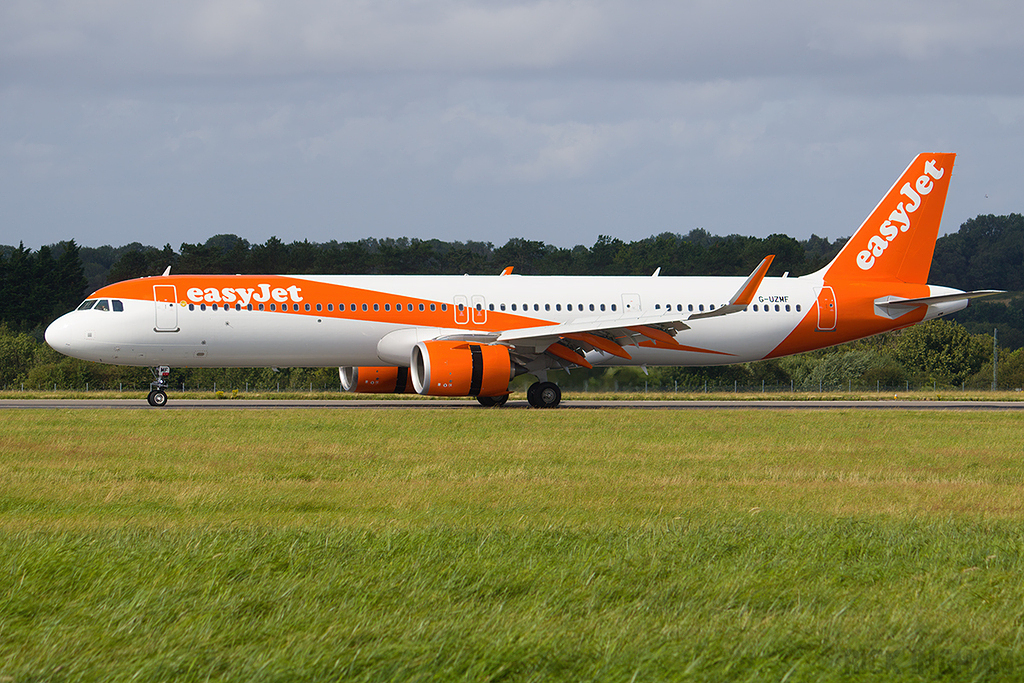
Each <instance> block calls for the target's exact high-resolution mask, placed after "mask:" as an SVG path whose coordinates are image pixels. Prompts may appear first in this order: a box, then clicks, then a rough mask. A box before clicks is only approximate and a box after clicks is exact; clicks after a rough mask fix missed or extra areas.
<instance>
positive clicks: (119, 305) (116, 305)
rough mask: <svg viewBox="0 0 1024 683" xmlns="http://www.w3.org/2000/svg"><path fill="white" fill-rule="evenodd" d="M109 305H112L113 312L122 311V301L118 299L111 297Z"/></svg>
mask: <svg viewBox="0 0 1024 683" xmlns="http://www.w3.org/2000/svg"><path fill="white" fill-rule="evenodd" d="M110 305H111V306H113V307H114V313H124V302H122V301H119V300H118V299H113V300H111V302H110Z"/></svg>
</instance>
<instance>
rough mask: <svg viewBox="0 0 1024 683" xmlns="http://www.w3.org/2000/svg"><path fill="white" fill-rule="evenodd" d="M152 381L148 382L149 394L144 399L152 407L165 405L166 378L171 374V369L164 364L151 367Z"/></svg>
mask: <svg viewBox="0 0 1024 683" xmlns="http://www.w3.org/2000/svg"><path fill="white" fill-rule="evenodd" d="M152 370H153V378H154V381H152V382H150V383H149V396H147V397H146V400H147V401H149V405H151V406H153V407H154V408H162V407H164V406H165V405H167V387H168V383H167V378H168V377H170V376H171V369H170V368H169V367H167V366H166V365H161V366H160V367H158V368H153V369H152Z"/></svg>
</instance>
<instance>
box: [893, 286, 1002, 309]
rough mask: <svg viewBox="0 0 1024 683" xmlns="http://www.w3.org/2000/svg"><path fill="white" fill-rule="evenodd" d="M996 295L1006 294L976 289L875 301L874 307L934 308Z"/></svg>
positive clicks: (992, 290)
mask: <svg viewBox="0 0 1024 683" xmlns="http://www.w3.org/2000/svg"><path fill="white" fill-rule="evenodd" d="M997 294H1006V292H1005V291H1004V290H1001V289H978V290H975V291H973V292H957V293H955V294H942V295H941V296H925V297H921V298H919V299H890V300H889V301H876V302H875V305H876V306H880V307H882V308H893V307H901V308H912V307H914V306H934V305H935V304H945V303H949V302H951V301H964V300H971V299H981V298H983V297H986V296H995V295H997Z"/></svg>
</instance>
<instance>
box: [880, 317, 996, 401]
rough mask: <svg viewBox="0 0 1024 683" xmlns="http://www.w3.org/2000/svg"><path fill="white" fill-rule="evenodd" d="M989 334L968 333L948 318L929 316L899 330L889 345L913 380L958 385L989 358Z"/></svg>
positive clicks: (990, 341) (974, 372)
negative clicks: (921, 321) (911, 374)
mask: <svg viewBox="0 0 1024 683" xmlns="http://www.w3.org/2000/svg"><path fill="white" fill-rule="evenodd" d="M991 351H992V338H991V337H986V336H985V335H972V334H970V333H969V332H968V331H967V330H966V329H965V328H964V327H963V325H959V324H957V323H955V322H952V321H950V320H932V321H929V322H927V323H923V324H920V325H915V326H914V327H911V328H909V329H906V330H903V331H902V332H901V333H900V334H899V335H898V336H897V338H896V340H895V343H894V344H893V347H892V355H893V358H895V359H896V361H898V362H899V363H901V364H902V365H903V366H904V367H905V368H907V370H908V371H909V372H911V373H914V375H915V379H916V380H917V381H934V382H939V383H942V384H952V385H957V386H958V385H960V384H961V383H962V382H964V381H966V380H967V379H968V378H969V377H971V376H972V375H974V374H976V373H977V372H978V370H980V369H981V366H982V364H983V363H984V362H985V361H986V360H989V359H990V357H991Z"/></svg>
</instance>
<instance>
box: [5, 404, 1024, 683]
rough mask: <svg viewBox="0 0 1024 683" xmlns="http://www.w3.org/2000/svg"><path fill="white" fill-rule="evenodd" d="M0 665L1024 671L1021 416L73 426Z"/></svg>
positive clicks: (48, 486) (403, 675) (49, 671)
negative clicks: (1023, 641)
mask: <svg viewBox="0 0 1024 683" xmlns="http://www.w3.org/2000/svg"><path fill="white" fill-rule="evenodd" d="M5 417H9V418H10V419H8V420H6V422H5V425H4V429H3V430H2V432H0V482H3V483H2V488H0V558H2V561H0V562H2V564H0V680H12V681H24V680H57V681H61V680H68V681H71V680H75V681H79V680H82V681H85V680H142V681H158V680H171V679H175V680H197V681H198V680H246V681H248V680H262V681H279V680H281V681H283V680H366V681H387V680H431V681H433V680H515V681H520V680H524V681H525V680H573V681H575V680H611V681H619V680H623V681H628V680H638V681H640V680H782V679H784V678H785V679H786V680H790V681H793V680H808V681H809V680H851V679H853V680H920V681H924V680H999V679H1003V680H1014V679H1015V677H1016V675H1017V674H1018V672H1019V671H1020V670H1022V667H1024V643H1022V638H1024V582H1022V580H1021V577H1022V576H1024V552H1022V551H1024V547H1022V546H1024V537H1022V535H1021V533H1020V529H1021V518H1022V502H1024V501H1022V499H1021V493H1020V492H1021V484H1022V483H1024V482H1022V480H1024V465H1022V464H1021V463H1022V457H1021V456H1022V455H1024V449H1022V446H1021V439H1020V428H1021V420H1020V418H1019V417H1017V416H1015V415H1010V414H1003V413H961V414H947V413H943V414H937V413H924V412H922V413H900V414H895V413H888V412H886V413H863V412H855V411H852V412H842V411H839V412H836V411H828V412H813V411H811V412H769V413H766V412H764V411H740V412H736V411H709V412H707V413H701V414H694V413H690V412H684V413H676V412H648V411H609V412H599V411H580V412H569V411H547V412H545V411H505V412H501V411H483V410H481V411H454V412H453V411H443V410H442V411H422V410H416V411H398V412H395V411H365V412H364V411H352V412H349V411H344V412H338V411H323V412H318V411H297V412H289V411H242V412H234V411H232V412H230V413H225V414H221V413H218V414H213V415H211V414H210V413H204V412H187V411H175V412H173V413H171V412H157V411H145V412H138V413H137V412H134V411H132V412H128V413H126V412H122V411H68V412H66V413H60V412H47V413H37V412H24V413H22V412H16V411H10V412H8V413H5Z"/></svg>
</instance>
